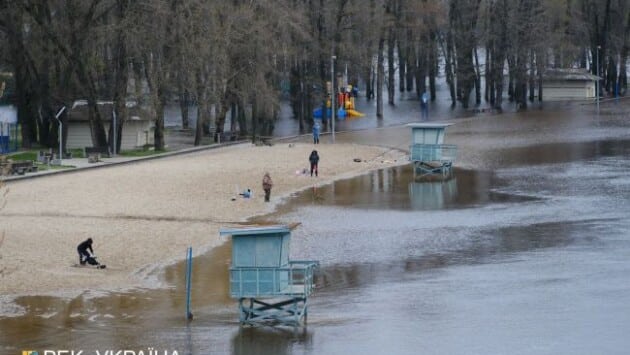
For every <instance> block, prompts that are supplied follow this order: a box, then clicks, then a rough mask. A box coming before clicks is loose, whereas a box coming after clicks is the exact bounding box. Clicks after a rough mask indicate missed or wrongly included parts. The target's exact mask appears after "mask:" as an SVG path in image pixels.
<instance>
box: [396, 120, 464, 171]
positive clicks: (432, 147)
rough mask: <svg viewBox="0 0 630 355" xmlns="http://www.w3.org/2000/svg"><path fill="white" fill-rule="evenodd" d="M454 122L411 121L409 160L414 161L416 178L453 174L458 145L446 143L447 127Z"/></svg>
mask: <svg viewBox="0 0 630 355" xmlns="http://www.w3.org/2000/svg"><path fill="white" fill-rule="evenodd" d="M451 125H452V123H410V124H408V125H407V126H409V127H411V146H410V147H409V151H410V155H409V160H411V162H412V163H413V176H414V179H421V178H428V177H433V178H434V177H439V178H442V179H448V178H449V177H450V176H451V173H452V168H453V161H454V160H455V157H456V156H457V146H455V145H451V144H443V143H444V135H445V134H446V127H448V126H451Z"/></svg>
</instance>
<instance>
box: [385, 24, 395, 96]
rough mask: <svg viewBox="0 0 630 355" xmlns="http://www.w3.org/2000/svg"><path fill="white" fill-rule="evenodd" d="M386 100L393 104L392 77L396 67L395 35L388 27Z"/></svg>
mask: <svg viewBox="0 0 630 355" xmlns="http://www.w3.org/2000/svg"><path fill="white" fill-rule="evenodd" d="M387 32H388V34H387V102H388V103H389V104H390V105H394V96H395V94H396V89H395V84H394V78H395V75H396V69H395V68H394V47H395V46H396V36H395V35H394V29H393V28H392V27H389V28H388V29H387Z"/></svg>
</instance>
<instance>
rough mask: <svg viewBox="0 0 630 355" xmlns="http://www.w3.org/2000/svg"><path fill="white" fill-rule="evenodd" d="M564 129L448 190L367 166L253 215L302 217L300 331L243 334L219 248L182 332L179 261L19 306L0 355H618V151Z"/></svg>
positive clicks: (622, 216)
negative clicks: (25, 353)
mask: <svg viewBox="0 0 630 355" xmlns="http://www.w3.org/2000/svg"><path fill="white" fill-rule="evenodd" d="M510 120H512V121H514V120H513V119H510ZM560 121H562V122H566V121H564V120H560ZM577 121H578V122H581V123H579V124H577V123H576V124H575V125H574V126H573V128H567V126H566V125H563V124H560V125H558V126H556V129H561V130H562V131H563V133H562V134H568V133H566V132H565V130H567V129H573V130H574V132H575V134H576V135H578V136H580V137H581V138H580V139H579V140H578V141H575V142H570V143H545V144H537V143H536V144H532V145H530V146H521V145H519V144H517V145H515V146H512V145H507V146H504V147H500V148H499V147H497V148H496V149H489V150H485V151H484V153H483V154H484V159H485V161H489V162H491V164H487V165H484V169H480V170H467V169H455V171H454V174H453V176H452V178H450V179H446V180H444V181H416V180H414V179H413V176H412V174H411V169H410V167H409V166H400V167H396V168H392V169H383V170H377V171H374V172H371V173H369V174H366V175H363V176H358V177H356V178H352V179H346V180H341V181H337V182H334V183H332V184H330V185H326V186H321V187H317V188H316V187H314V188H310V189H307V190H304V191H302V192H300V193H297V194H295V196H293V197H292V198H290V199H288V200H287V201H286V203H285V204H283V205H282V206H280V207H279V209H278V212H276V213H274V214H271V215H269V216H263V217H260V218H257V219H254V222H255V221H259V220H264V221H274V222H278V223H294V222H300V223H301V225H300V226H299V227H298V228H297V229H295V231H294V232H293V240H292V253H291V256H292V258H294V259H315V260H320V262H321V266H322V267H321V270H320V272H319V274H318V276H317V279H316V284H317V289H316V292H315V294H314V295H313V296H312V297H311V299H310V300H309V302H310V306H309V319H308V323H307V326H306V327H300V328H295V329H294V328H282V327H280V328H268V327H262V328H243V327H240V326H239V324H238V315H237V305H236V302H235V301H234V300H232V299H230V298H229V295H228V279H227V278H228V276H227V268H228V265H229V262H230V253H231V250H230V243H229V242H226V243H225V244H223V245H221V246H219V247H217V248H214V249H213V250H211V251H210V252H208V253H207V254H205V255H202V256H199V257H196V258H195V259H194V269H193V295H192V311H193V314H194V320H193V321H192V322H190V323H188V322H187V321H186V320H185V287H184V283H185V280H184V279H185V273H184V271H185V266H184V263H177V264H175V265H172V266H169V267H167V268H166V269H165V270H164V271H163V273H161V274H159V275H157V276H158V277H160V279H161V280H162V281H163V282H164V283H165V284H166V285H167V287H166V288H164V289H134V290H128V291H120V292H110V293H106V294H93V293H85V294H83V295H81V296H78V297H72V298H63V297H53V296H24V297H19V298H17V299H16V300H15V303H14V304H15V305H16V306H17V309H18V311H20V312H18V314H17V315H14V316H2V317H0V354H7V355H10V354H20V353H21V351H22V350H31V349H32V350H38V351H40V354H42V351H43V350H46V349H56V350H62V349H71V350H75V351H79V350H84V352H83V354H94V353H95V351H96V350H99V351H100V353H101V354H102V353H103V352H104V351H105V350H114V352H115V351H118V350H124V349H128V350H133V351H135V352H136V355H137V353H138V352H139V351H140V350H142V351H144V352H145V355H146V354H148V353H149V351H160V352H159V354H160V355H161V354H162V353H163V352H164V351H168V353H169V354H170V353H172V352H173V351H177V352H178V354H294V353H300V354H347V353H352V352H361V353H365V354H383V353H392V354H418V353H423V352H424V353H431V354H470V353H480V354H504V353H510V354H557V353H571V354H593V353H605V354H624V353H625V352H626V349H627V348H628V346H630V343H629V342H628V341H627V337H626V336H625V331H626V330H627V329H628V328H630V316H629V315H630V305H629V304H628V302H627V300H628V299H630V262H629V261H628V260H630V220H629V217H628V214H627V210H628V209H629V208H630V205H629V202H628V201H630V177H628V174H627V172H628V171H630V160H629V159H628V157H629V156H630V141H629V140H628V139H625V138H624V137H621V136H619V135H618V134H617V135H615V134H612V135H611V136H612V137H610V138H606V139H604V138H602V137H601V136H602V135H604V136H605V135H607V134H606V133H602V129H603V130H604V131H605V132H608V133H610V132H611V131H613V132H614V131H615V130H619V129H620V128H619V127H618V126H617V128H615V126H614V125H613V126H612V127H609V126H606V127H603V128H602V125H600V124H595V125H589V124H587V123H585V122H586V121H580V120H579V119H578V120H577ZM501 124H506V125H508V126H509V124H510V123H501ZM555 124H558V123H557V122H556V123H555ZM523 125H524V126H530V125H531V126H536V125H535V124H533V123H532V122H526V123H523V122H519V123H518V126H519V127H520V128H522V127H523ZM542 125H543V126H545V127H546V128H547V129H553V127H554V124H551V123H550V124H546V123H545V124H542ZM558 127H559V128H558ZM501 129H503V130H505V127H503V128H501ZM622 129H627V128H623V126H622ZM589 130H590V131H592V132H593V138H592V139H590V138H589V139H585V138H584V137H586V136H588V135H587V133H588V132H589ZM616 133H618V132H616ZM457 134H463V133H457ZM532 134H533V133H532ZM384 135H386V134H384ZM384 135H380V136H379V135H375V133H374V131H363V132H362V133H361V132H360V133H356V135H355V136H353V137H348V136H341V137H340V139H341V140H345V139H357V137H359V138H358V140H359V141H362V142H364V141H370V140H378V139H384V138H386V137H384ZM488 167H491V168H488ZM182 252H183V251H182ZM152 355H155V354H152Z"/></svg>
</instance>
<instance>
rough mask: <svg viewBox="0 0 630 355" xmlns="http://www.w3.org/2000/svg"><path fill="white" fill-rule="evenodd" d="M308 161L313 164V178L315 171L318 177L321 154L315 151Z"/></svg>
mask: <svg viewBox="0 0 630 355" xmlns="http://www.w3.org/2000/svg"><path fill="white" fill-rule="evenodd" d="M308 161H309V162H310V163H311V177H312V176H313V171H315V176H317V165H318V164H319V154H317V151H316V150H314V151H312V152H311V155H310V156H309V157H308Z"/></svg>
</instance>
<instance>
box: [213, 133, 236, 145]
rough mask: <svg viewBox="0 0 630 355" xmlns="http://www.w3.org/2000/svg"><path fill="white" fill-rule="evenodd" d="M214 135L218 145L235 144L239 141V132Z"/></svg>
mask: <svg viewBox="0 0 630 355" xmlns="http://www.w3.org/2000/svg"><path fill="white" fill-rule="evenodd" d="M214 135H215V141H216V142H217V143H223V142H233V141H236V140H238V139H239V132H221V133H215V134H214Z"/></svg>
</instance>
